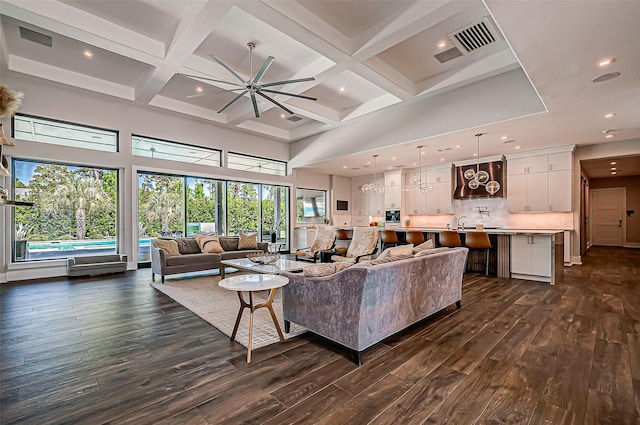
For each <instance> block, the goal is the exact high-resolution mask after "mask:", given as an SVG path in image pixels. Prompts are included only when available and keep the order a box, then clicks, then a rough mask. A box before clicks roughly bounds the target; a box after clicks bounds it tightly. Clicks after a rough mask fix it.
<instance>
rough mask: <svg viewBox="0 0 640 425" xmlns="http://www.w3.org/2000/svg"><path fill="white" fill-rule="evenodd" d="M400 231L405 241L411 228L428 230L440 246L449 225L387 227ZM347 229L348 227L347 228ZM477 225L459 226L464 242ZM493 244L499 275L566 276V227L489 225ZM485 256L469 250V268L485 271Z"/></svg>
mask: <svg viewBox="0 0 640 425" xmlns="http://www.w3.org/2000/svg"><path fill="white" fill-rule="evenodd" d="M386 228H387V229H389V228H391V229H393V230H395V231H396V233H397V234H398V239H399V240H400V243H403V242H404V241H405V240H406V239H405V234H406V232H407V231H419V232H422V233H424V235H425V238H426V239H433V241H434V243H435V244H436V246H439V235H440V232H441V231H443V230H447V229H446V228H438V227H395V226H394V227H389V226H387V227H386ZM345 229H346V228H345ZM475 231H477V230H476V229H475V227H473V228H471V227H465V228H462V229H458V232H459V233H460V238H461V239H462V242H463V243H464V238H465V234H466V233H467V232H475ZM484 231H485V232H487V233H488V234H489V240H490V241H491V245H492V246H493V248H492V249H491V251H490V253H489V273H490V274H492V275H496V276H498V277H504V278H515V279H526V280H535V281H539V282H546V283H550V284H552V285H554V284H555V283H556V282H557V281H558V280H559V279H560V278H561V276H562V271H563V268H564V232H565V231H564V230H559V229H503V228H488V227H485V228H484ZM483 267H484V258H483V255H481V253H480V252H476V251H471V252H469V260H468V265H467V269H468V270H472V271H478V272H481V271H482V270H483Z"/></svg>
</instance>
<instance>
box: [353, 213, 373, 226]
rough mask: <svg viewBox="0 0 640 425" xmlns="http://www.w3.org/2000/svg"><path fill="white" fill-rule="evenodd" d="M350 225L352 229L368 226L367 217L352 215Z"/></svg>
mask: <svg viewBox="0 0 640 425" xmlns="http://www.w3.org/2000/svg"><path fill="white" fill-rule="evenodd" d="M351 225H352V226H354V227H359V226H368V225H369V216H368V215H354V216H352V217H351Z"/></svg>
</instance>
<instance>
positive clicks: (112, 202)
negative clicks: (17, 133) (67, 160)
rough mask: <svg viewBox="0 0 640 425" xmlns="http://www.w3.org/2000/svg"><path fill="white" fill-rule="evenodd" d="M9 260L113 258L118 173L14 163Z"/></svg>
mask: <svg viewBox="0 0 640 425" xmlns="http://www.w3.org/2000/svg"><path fill="white" fill-rule="evenodd" d="M13 176H14V185H13V187H14V198H15V199H16V200H21V201H28V202H34V203H35V206H34V207H20V208H18V207H16V208H14V213H13V218H14V235H13V260H14V261H18V262H22V261H32V260H41V259H54V258H67V257H70V256H75V255H91V254H104V253H116V252H117V226H116V224H117V210H118V209H117V199H118V173H117V170H112V169H104V168H92V167H82V166H75V165H67V164H60V163H49V162H33V161H24V160H19V159H16V160H14V161H13Z"/></svg>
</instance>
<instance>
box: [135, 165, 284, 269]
mask: <svg viewBox="0 0 640 425" xmlns="http://www.w3.org/2000/svg"><path fill="white" fill-rule="evenodd" d="M288 213H289V188H288V187H286V186H274V185H262V184H259V183H248V182H236V181H223V180H213V179H207V178H203V177H189V176H176V175H164V174H152V173H143V172H141V173H138V222H139V224H138V241H139V243H138V263H147V262H149V261H151V258H150V252H149V239H150V238H154V237H158V236H161V237H169V238H171V237H180V236H184V235H187V236H191V235H193V234H196V233H213V234H218V235H237V234H238V233H240V232H245V233H257V234H258V240H261V241H265V242H268V241H271V239H272V237H273V238H275V239H276V241H277V242H280V243H281V244H282V250H288V249H289V246H288V240H289V237H288V224H287V223H288V221H289V220H288Z"/></svg>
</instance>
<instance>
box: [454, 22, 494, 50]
mask: <svg viewBox="0 0 640 425" xmlns="http://www.w3.org/2000/svg"><path fill="white" fill-rule="evenodd" d="M449 38H450V39H451V41H452V42H453V44H455V45H456V47H458V49H460V50H461V51H462V53H464V54H465V55H467V54H469V53H471V52H474V51H476V50H478V49H480V48H482V47H485V46H488V45H490V44H493V43H495V42H496V41H497V40H499V39H500V35H499V33H498V31H497V30H496V29H495V27H494V26H493V24H492V23H491V21H490V20H489V17H488V16H485V17H484V18H482V20H481V21H480V22H476V23H474V24H471V25H467V26H465V27H463V28H460V29H459V30H457V31H454V32H452V33H450V34H449Z"/></svg>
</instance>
